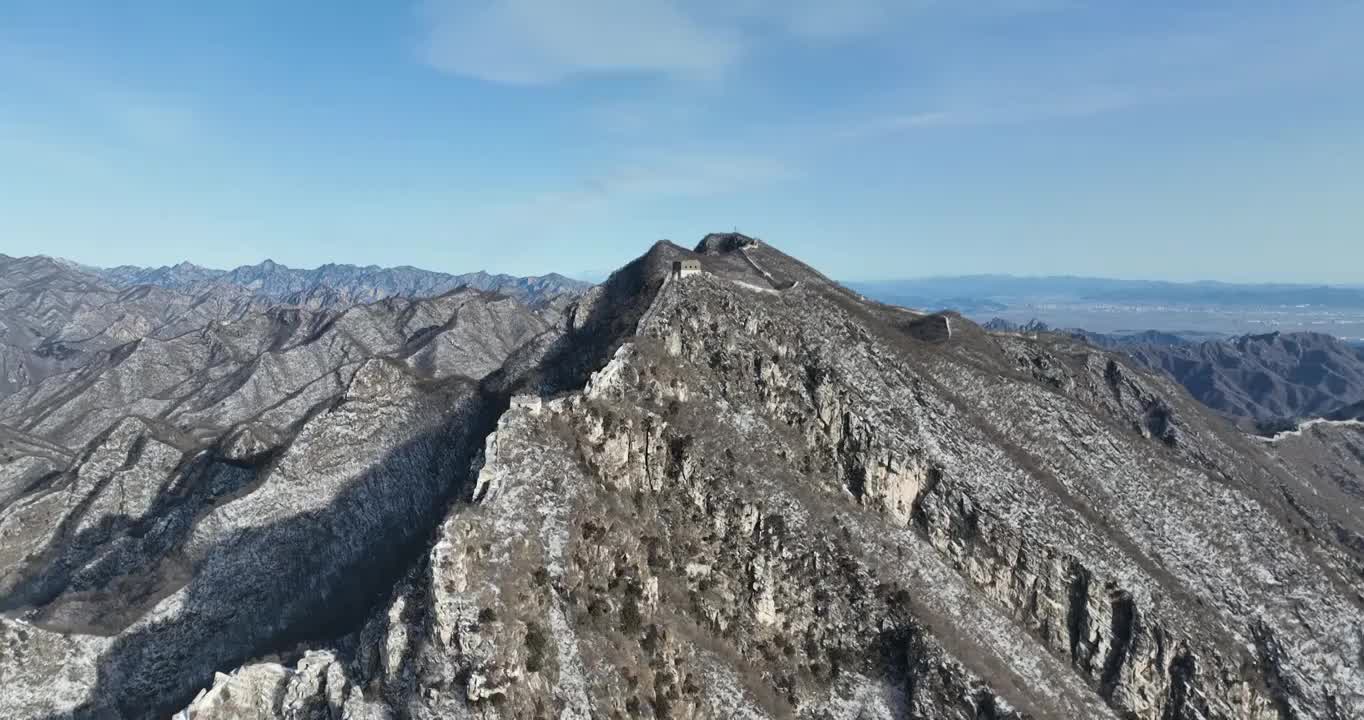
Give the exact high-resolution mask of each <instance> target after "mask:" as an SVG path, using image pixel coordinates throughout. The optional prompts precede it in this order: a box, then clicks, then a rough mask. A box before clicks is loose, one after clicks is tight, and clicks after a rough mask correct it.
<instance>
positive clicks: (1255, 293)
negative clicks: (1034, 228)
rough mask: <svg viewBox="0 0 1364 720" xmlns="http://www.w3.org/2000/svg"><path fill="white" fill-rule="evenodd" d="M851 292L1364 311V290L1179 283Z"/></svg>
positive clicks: (934, 284)
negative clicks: (1358, 309)
mask: <svg viewBox="0 0 1364 720" xmlns="http://www.w3.org/2000/svg"><path fill="white" fill-rule="evenodd" d="M849 287H851V288H853V289H854V290H857V291H858V292H860V293H862V294H864V295H866V296H868V297H871V298H874V299H876V300H880V301H882V302H889V303H892V304H896V305H905V306H907V307H920V308H931V309H948V310H957V311H959V312H965V313H970V312H975V311H977V310H978V309H987V308H989V307H991V306H995V305H1007V304H1015V303H1017V302H1018V301H1019V300H1047V301H1051V302H1088V303H1105V302H1109V303H1132V304H1176V305H1215V306H1223V307H1246V306H1283V307H1296V306H1300V305H1311V306H1319V307H1334V308H1364V287H1352V286H1331V285H1294V284H1282V283H1260V284H1239V283H1224V282H1211V281H1205V282H1189V283H1178V282H1167V281H1159V280H1113V279H1106V278H1089V277H1071V276H1047V277H1016V276H1012V275H965V276H959V277H932V278H915V279H906V280H887V281H881V282H861V283H850V284H849Z"/></svg>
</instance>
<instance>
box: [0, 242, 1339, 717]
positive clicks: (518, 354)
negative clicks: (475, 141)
mask: <svg viewBox="0 0 1364 720" xmlns="http://www.w3.org/2000/svg"><path fill="white" fill-rule="evenodd" d="M684 261H685V262H691V261H695V262H698V263H699V266H700V271H699V272H697V273H695V274H689V275H682V274H680V273H677V272H675V267H676V264H677V263H682V262H684ZM425 303H435V304H432V305H427V304H425ZM204 336H205V338H206V339H205V340H204V341H203V342H202V344H198V345H196V344H195V343H194V342H191V341H190V340H188V339H186V340H185V345H183V346H177V347H176V348H175V349H170V348H164V349H160V350H157V351H156V353H157V354H150V353H149V354H147V355H146V356H145V357H142V358H139V356H138V353H141V352H144V350H151V349H152V348H151V347H150V346H152V345H154V344H153V343H143V344H140V345H139V346H138V347H136V348H135V349H134V350H133V352H132V354H131V355H129V356H128V357H127V358H123V359H122V360H121V361H118V360H117V359H115V358H110V359H109V360H108V361H107V362H106V364H105V365H104V366H100V367H99V368H92V369H90V370H88V371H85V370H82V371H80V372H82V373H85V372H88V373H90V374H91V375H99V376H101V377H102V376H103V374H107V373H110V372H115V370H114V369H113V367H111V364H112V365H113V366H116V367H117V368H123V370H122V372H125V373H127V374H126V375H123V376H122V377H120V378H118V379H116V380H115V379H113V378H112V377H110V380H109V381H107V382H106V383H105V384H103V385H101V384H100V382H101V381H100V380H99V379H98V378H96V379H95V380H94V382H93V384H90V385H88V386H84V387H86V389H84V390H81V391H79V392H74V391H72V392H67V388H74V387H75V385H73V384H71V383H62V385H61V386H60V387H59V386H55V385H54V386H51V387H47V388H44V389H42V390H41V391H39V392H36V393H34V394H33V395H32V396H31V397H29V398H27V399H26V400H24V401H22V402H20V403H18V404H16V405H15V406H14V407H16V408H18V410H16V412H21V413H23V412H27V413H29V415H27V416H25V417H29V418H31V419H30V420H27V421H25V422H24V423H23V424H22V427H17V428H15V431H14V434H13V437H14V440H13V441H11V442H13V443H14V447H15V448H16V450H15V451H14V452H17V453H21V454H22V455H23V458H22V459H20V460H19V461H16V462H21V463H26V464H27V465H32V464H33V463H35V462H37V461H36V460H32V459H29V458H32V457H34V456H35V455H36V454H37V453H40V452H45V453H46V454H47V456H49V457H48V459H47V461H46V462H47V463H48V465H47V466H46V467H50V468H52V469H51V470H50V471H48V472H46V473H43V474H39V475H37V476H36V477H35V476H33V475H31V474H29V475H24V476H22V477H23V480H22V481H20V480H15V479H13V478H15V477H18V476H17V475H15V474H12V471H9V470H0V472H8V473H11V474H0V488H5V492H3V493H0V503H2V504H0V537H3V538H4V543H3V545H0V609H3V611H4V613H5V617H4V619H0V648H3V650H2V651H0V677H3V678H4V679H5V682H4V683H3V684H0V711H3V714H5V715H6V716H7V717H18V718H42V717H78V718H107V717H165V716H167V715H170V714H171V713H174V712H176V711H180V713H181V714H180V715H178V717H181V718H192V719H194V720H209V719H217V718H249V719H256V718H260V719H267V718H268V719H273V718H348V719H358V718H369V719H374V720H378V719H379V718H418V719H430V720H435V719H436V718H451V717H483V718H497V717H507V718H512V717H518V718H531V717H560V718H588V717H639V716H644V717H648V716H653V717H662V718H712V717H741V718H789V717H801V718H848V719H849V720H851V719H852V718H928V717H932V718H962V719H966V718H1025V717H1032V718H1058V719H1059V718H1142V719H1143V720H1147V719H1149V720H1193V719H1195V718H1200V719H1201V718H1256V719H1263V720H1268V719H1270V718H1280V719H1282V718H1332V719H1342V720H1343V719H1344V718H1353V717H1361V716H1364V635H1362V634H1361V633H1360V631H1359V630H1360V628H1361V627H1364V579H1362V578H1364V550H1362V549H1361V548H1364V518H1362V517H1360V516H1359V515H1358V514H1357V513H1356V512H1354V510H1353V509H1352V508H1357V505H1358V501H1357V498H1358V496H1357V495H1355V494H1354V493H1355V492H1356V490H1357V488H1358V479H1357V476H1356V479H1355V480H1353V481H1349V480H1347V479H1341V478H1340V477H1338V476H1336V475H1334V474H1330V473H1319V472H1317V471H1316V470H1314V469H1312V468H1311V467H1310V460H1304V459H1303V458H1302V455H1303V453H1304V452H1305V450H1304V449H1303V448H1304V447H1305V446H1293V447H1292V448H1290V449H1281V447H1280V443H1278V442H1277V441H1276V442H1266V441H1264V440H1258V439H1254V438H1250V437H1247V436H1245V435H1243V434H1241V433H1239V432H1237V431H1236V430H1235V429H1234V428H1233V427H1231V426H1230V425H1229V424H1227V423H1226V422H1224V421H1222V420H1221V419H1220V418H1218V417H1217V416H1215V415H1213V414H1212V413H1210V412H1209V411H1207V410H1206V409H1204V408H1203V407H1201V406H1200V405H1199V404H1198V403H1196V402H1194V401H1193V400H1192V398H1190V397H1189V396H1188V394H1187V393H1186V392H1185V391H1184V390H1183V389H1182V388H1180V387H1179V386H1178V385H1177V384H1176V383H1174V382H1173V381H1170V380H1168V379H1166V378H1163V377H1158V376H1154V375H1150V374H1147V373H1146V372H1143V371H1141V370H1139V369H1137V368H1134V367H1133V366H1132V365H1130V364H1129V363H1128V362H1127V361H1126V360H1124V359H1123V357H1121V356H1118V355H1114V354H1110V353H1108V352H1106V351H1104V350H1100V349H1096V348H1094V347H1092V346H1089V345H1086V344H1084V343H1082V342H1078V341H1073V340H1068V339H1064V338H1058V337H1056V336H1046V335H1043V336H1038V337H1031V336H1023V335H992V334H989V333H987V332H985V331H984V330H982V329H981V328H980V327H979V326H976V325H974V324H973V323H970V322H969V321H966V320H964V319H962V318H961V317H960V316H957V315H954V314H941V315H922V314H920V313H915V312H912V311H908V310H904V309H901V308H894V307H890V306H885V305H880V304H877V303H874V302H871V301H868V300H865V299H864V298H862V297H861V296H860V295H857V294H856V293H853V292H851V291H849V290H847V289H845V288H843V287H841V286H839V285H837V284H835V283H833V282H831V281H829V280H828V279H827V278H825V277H823V276H822V275H820V274H819V273H818V272H817V271H815V270H813V269H811V268H809V267H808V266H806V265H805V264H804V263H801V262H800V261H799V260H796V259H795V258H792V257H790V256H787V255H785V254H783V253H781V252H780V251H778V250H776V249H775V248H773V247H772V246H771V245H770V244H768V243H765V242H756V241H753V240H752V239H751V238H746V237H744V236H736V235H734V234H721V235H711V236H708V237H707V238H706V240H704V241H703V242H702V243H701V244H700V245H699V246H698V248H697V251H695V252H694V251H689V250H687V249H685V248H682V247H680V246H678V245H675V244H672V243H669V242H661V243H658V244H656V245H655V246H653V248H651V249H650V250H649V251H648V252H647V253H646V254H645V255H643V256H641V257H640V258H639V259H637V260H636V261H634V262H633V263H631V264H629V265H627V266H625V267H624V268H622V269H620V270H618V271H617V272H616V273H614V274H613V275H612V276H611V277H610V278H609V279H608V280H607V281H606V282H605V283H603V284H602V285H600V286H598V287H595V288H593V289H591V290H590V291H588V292H586V293H585V294H583V295H582V296H581V297H580V298H577V299H575V300H574V301H573V302H572V303H570V304H568V305H566V306H564V307H562V308H548V307H544V308H539V309H535V310H531V309H528V308H526V307H524V306H523V305H520V304H518V303H516V302H515V301H514V300H510V299H507V298H495V297H491V296H484V295H482V294H479V293H474V292H472V291H470V292H469V293H466V294H461V295H459V296H458V298H457V299H451V298H450V297H446V298H442V299H438V301H437V300H431V301H424V300H423V301H402V302H397V301H393V302H386V303H381V304H377V305H373V306H361V307H358V308H354V309H352V310H350V311H348V312H347V313H345V314H344V315H343V316H342V317H340V318H335V319H328V318H312V317H309V316H308V315H307V314H306V313H302V312H299V313H295V314H287V315H281V314H279V313H278V312H277V313H275V314H273V315H267V316H265V317H259V318H256V319H253V320H250V321H248V322H246V323H228V324H224V325H218V324H215V325H213V326H211V327H209V328H206V329H205V330H204ZM494 338H496V339H497V341H496V342H493V341H492V339H494ZM433 345H436V346H437V347H438V348H440V350H439V351H438V350H435V349H429V348H431V347H432V346H433ZM144 346H148V347H144ZM195 353H201V354H198V355H196V354H195ZM135 358H137V359H135ZM173 362H178V363H180V364H179V365H178V366H175V367H177V368H178V369H176V370H175V372H174V373H172V374H171V375H165V376H163V375H162V373H164V372H165V369H166V368H167V367H170V365H168V364H173ZM130 363H132V364H131V365H130ZM150 376H156V377H157V378H158V380H157V382H154V383H153V382H147V383H146V384H142V385H139V384H138V383H139V382H143V381H144V380H145V378H147V377H150ZM82 377H84V376H82ZM277 377H283V378H288V379H289V380H288V382H287V383H284V385H283V386H280V384H279V383H278V382H277V381H276V380H274V378H277ZM272 391H273V392H274V393H275V394H271V392H272ZM64 393H65V394H64ZM116 393H126V394H124V395H118V397H119V398H120V399H119V400H118V403H117V405H116V406H111V407H117V408H132V409H133V410H132V411H130V412H128V413H126V414H123V415H118V414H117V412H116V410H115V411H114V412H111V413H110V414H109V415H107V416H104V419H103V420H101V421H100V423H102V424H105V425H107V427H105V428H104V429H103V430H102V431H100V432H97V433H94V434H91V433H90V432H85V431H83V432H82V433H80V434H79V435H69V436H65V437H70V438H73V439H72V440H67V441H66V443H67V444H63V443H62V442H58V440H60V439H61V438H62V437H64V436H62V435H61V433H62V432H71V428H76V427H83V425H82V424H81V421H79V420H75V419H73V420H71V421H69V422H67V421H63V422H59V423H55V424H52V423H48V424H45V422H47V421H46V420H44V418H46V417H48V414H47V413H46V411H45V408H47V407H49V406H52V405H51V404H52V403H53V402H55V399H59V398H69V397H73V396H76V395H80V396H86V397H87V398H88V399H89V401H90V402H95V401H96V400H98V399H100V398H106V397H112V396H114V394H116ZM139 394H141V395H142V398H141V399H140V400H139V399H138V397H137V396H138V395H139ZM70 401H71V400H68V402H70ZM91 422H93V421H91ZM87 424H88V423H87ZM91 429H93V428H91ZM1337 429H1339V430H1342V431H1348V430H1347V429H1346V427H1345V426H1339V427H1337ZM52 438H57V440H54V439H52ZM80 438H88V439H84V440H80ZM77 442H81V443H83V444H81V445H79V446H78V447H73V446H74V445H76V443H77ZM1289 442H1291V439H1290V440H1289ZM1284 447H1289V446H1287V445H1286V446H1284ZM9 467H13V463H11V465H5V466H0V469H3V468H9ZM1351 482H1353V484H1351Z"/></svg>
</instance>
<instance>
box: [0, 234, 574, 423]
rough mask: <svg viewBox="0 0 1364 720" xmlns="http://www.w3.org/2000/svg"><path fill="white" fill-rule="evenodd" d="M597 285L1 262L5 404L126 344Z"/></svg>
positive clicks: (380, 271) (337, 268)
mask: <svg viewBox="0 0 1364 720" xmlns="http://www.w3.org/2000/svg"><path fill="white" fill-rule="evenodd" d="M590 287H591V285H590V284H589V283H584V282H580V281H577V280H571V279H569V278H566V277H563V276H561V275H545V276H542V277H514V276H510V275H489V274H488V273H483V272H477V273H469V274H465V275H449V274H446V273H439V272H432V271H429V270H419V269H417V268H412V267H398V268H380V267H374V266H370V267H356V266H354V265H323V266H322V267H319V268H316V269H313V270H299V269H294V268H289V267H285V266H283V265H280V264H278V263H274V262H271V261H269V260H267V261H265V262H263V263H260V264H259V265H249V266H243V267H239V268H236V269H235V270H228V271H225V270H214V269H210V268H203V267H199V266H197V265H193V264H190V263H180V264H179V265H174V266H169V267H159V268H142V267H137V266H132V265H124V266H120V267H116V268H110V269H99V268H91V267H87V266H82V265H79V264H77V263H73V262H70V261H68V260H62V259H58V258H49V257H42V256H37V257H22V258H15V257H10V256H7V255H2V254H0V398H4V397H5V396H7V395H9V394H11V393H14V392H16V391H18V390H20V389H22V388H26V387H30V386H33V385H36V384H38V383H39V382H41V381H42V380H43V379H45V378H48V377H51V376H53V375H57V374H60V373H64V372H67V371H70V370H72V369H74V368H78V367H82V366H85V365H87V364H89V363H91V362H96V361H97V360H96V359H97V358H98V357H100V356H101V354H102V353H107V352H111V351H113V350H114V349H116V348H119V347H120V346H123V345H125V344H128V343H131V342H134V341H138V340H142V339H153V340H170V339H173V338H176V337H178V336H180V335H184V334H186V333H189V332H192V331H196V330H200V329H202V328H204V327H206V326H208V325H210V324H212V323H223V322H235V321H239V320H243V319H245V318H247V317H251V316H257V315H260V314H261V313H263V312H265V311H266V310H268V309H270V308H290V309H295V310H306V311H309V312H310V313H313V314H315V315H316V318H315V320H314V321H315V322H317V323H324V322H326V321H328V318H334V317H335V316H336V314H338V313H340V312H342V311H344V310H346V309H348V308H351V307H354V306H356V305H361V304H368V303H374V302H377V301H380V300H384V299H388V298H407V299H416V298H435V297H439V296H442V295H446V294H449V293H451V292H454V291H455V290H457V289H461V288H464V289H469V290H476V291H479V292H482V293H486V294H490V295H498V296H505V297H509V298H512V299H515V300H517V301H519V302H520V303H522V304H525V305H527V306H528V307H529V308H532V309H543V308H549V309H553V310H558V309H562V307H563V306H564V305H565V304H566V303H567V302H568V301H570V300H572V299H573V298H576V297H577V296H578V295H580V294H582V293H583V292H584V291H585V290H587V289H588V288H590Z"/></svg>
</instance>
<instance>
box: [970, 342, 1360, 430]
mask: <svg viewBox="0 0 1364 720" xmlns="http://www.w3.org/2000/svg"><path fill="white" fill-rule="evenodd" d="M983 327H985V328H986V329H987V330H991V331H993V332H1006V333H1021V334H1038V333H1050V332H1056V333H1059V334H1063V335H1067V336H1070V337H1072V338H1074V339H1077V340H1082V341H1084V342H1085V343H1086V344H1089V345H1093V346H1095V347H1100V348H1104V349H1106V350H1115V351H1120V352H1123V353H1125V354H1126V355H1127V356H1128V357H1130V358H1132V359H1133V360H1134V361H1136V362H1137V364H1139V365H1141V366H1143V367H1146V368H1148V369H1150V370H1154V371H1156V372H1159V373H1163V374H1165V375H1167V376H1169V377H1171V378H1173V379H1174V380H1176V381H1178V382H1179V383H1180V384H1181V385H1183V386H1184V387H1185V389H1187V390H1188V391H1189V394H1191V395H1193V396H1194V398H1195V399H1197V400H1198V401H1199V402H1201V403H1203V404H1204V405H1207V406H1208V407H1210V408H1212V409H1213V410H1216V411H1217V412H1219V413H1222V414H1223V415H1226V416H1228V417H1230V418H1232V419H1237V420H1242V419H1243V420H1247V421H1250V422H1252V423H1254V424H1256V425H1258V426H1259V429H1260V430H1262V431H1269V432H1272V431H1275V430H1278V429H1282V428H1284V427H1290V426H1292V425H1294V424H1295V423H1297V422H1299V421H1301V420H1305V419H1310V418H1322V417H1325V418H1329V419H1355V418H1358V417H1360V416H1361V413H1364V345H1358V344H1351V343H1347V342H1344V341H1342V340H1341V339H1339V338H1336V337H1333V336H1331V335H1326V334H1323V333H1306V332H1302V333H1278V332H1273V333H1263V334H1258V335H1243V336H1238V337H1231V338H1215V339H1206V338H1204V337H1200V336H1192V337H1191V336H1188V335H1184V334H1180V333H1171V332H1162V331H1155V330H1149V331H1146V332H1140V333H1131V334H1109V333H1095V332H1088V331H1085V330H1079V329H1068V330H1056V331H1053V330H1052V328H1049V327H1048V326H1047V325H1046V323H1042V322H1040V321H1036V320H1034V321H1032V322H1029V323H1023V324H1019V323H1014V322H1010V321H1008V320H1002V319H999V318H995V319H993V320H990V321H989V322H986V323H985V324H984V325H983Z"/></svg>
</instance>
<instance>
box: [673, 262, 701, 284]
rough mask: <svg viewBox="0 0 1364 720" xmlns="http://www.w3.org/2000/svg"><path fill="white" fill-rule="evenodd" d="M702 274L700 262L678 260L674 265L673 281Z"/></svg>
mask: <svg viewBox="0 0 1364 720" xmlns="http://www.w3.org/2000/svg"><path fill="white" fill-rule="evenodd" d="M700 274H701V261H700V260H678V261H677V262H675V263H673V279H675V280H681V279H682V278H685V277H691V276H692V275H700Z"/></svg>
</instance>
